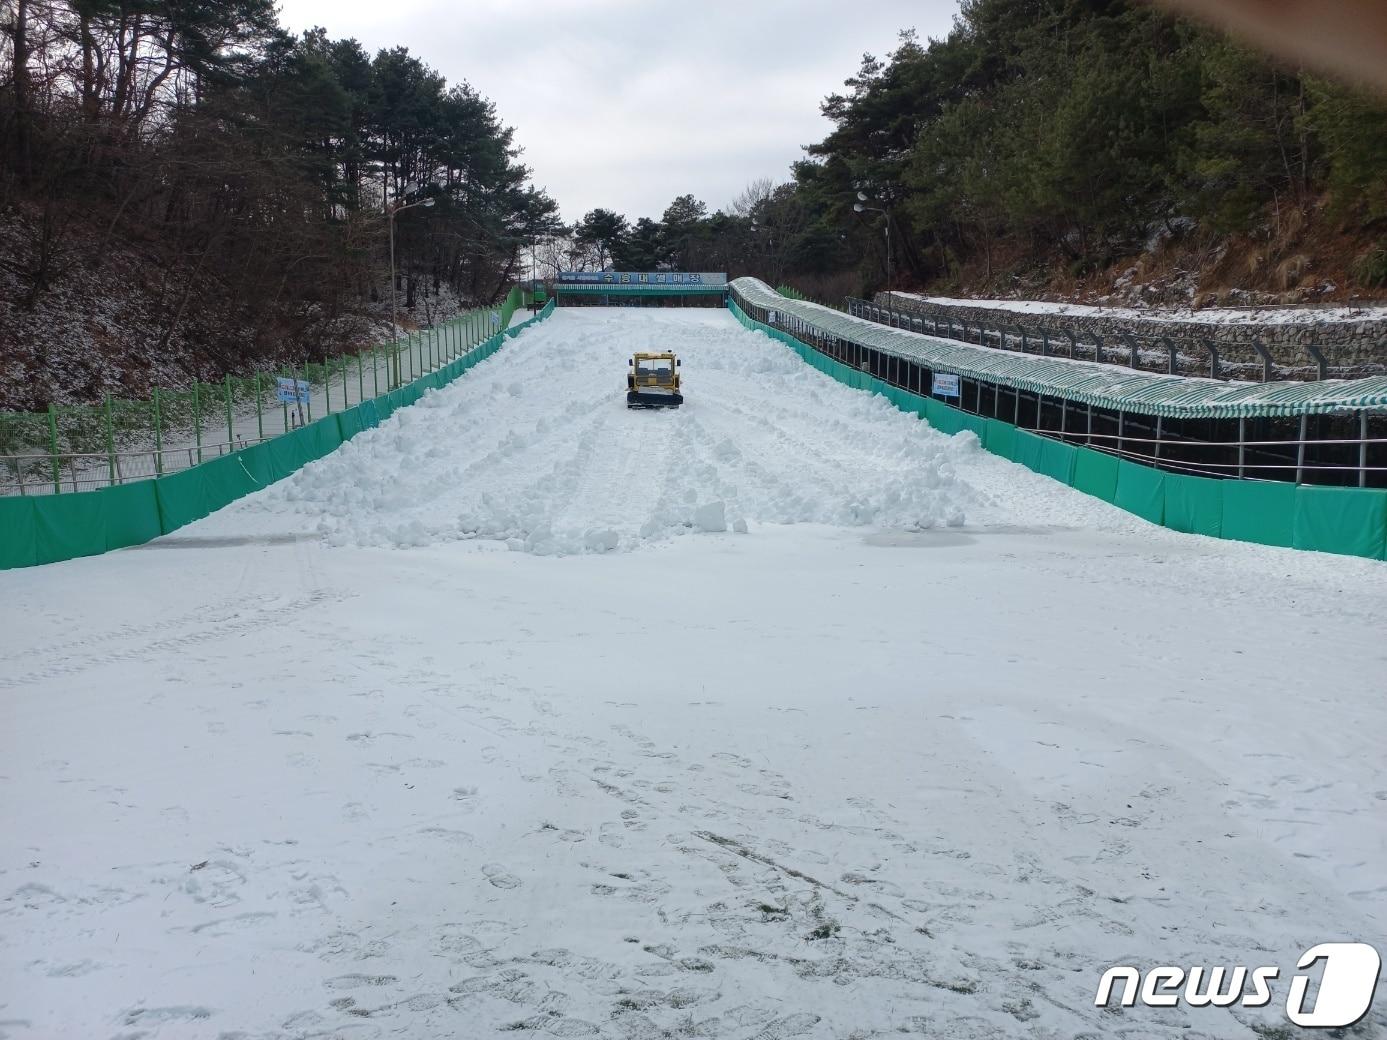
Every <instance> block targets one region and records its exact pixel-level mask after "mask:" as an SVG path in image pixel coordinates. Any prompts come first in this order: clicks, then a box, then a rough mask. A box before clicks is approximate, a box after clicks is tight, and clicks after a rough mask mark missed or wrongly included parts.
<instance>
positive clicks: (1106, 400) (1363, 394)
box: [732, 278, 1387, 419]
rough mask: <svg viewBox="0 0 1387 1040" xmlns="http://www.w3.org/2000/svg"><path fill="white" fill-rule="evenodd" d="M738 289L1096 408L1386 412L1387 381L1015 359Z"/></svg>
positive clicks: (930, 361) (752, 285) (833, 329)
mask: <svg viewBox="0 0 1387 1040" xmlns="http://www.w3.org/2000/svg"><path fill="white" fill-rule="evenodd" d="M732 288H733V290H734V291H735V292H736V293H737V294H738V295H739V296H740V297H741V298H742V299H744V300H745V301H746V302H748V303H750V304H752V305H753V306H756V307H761V308H763V309H765V310H768V311H775V312H776V316H777V321H776V324H777V325H779V326H781V327H783V328H787V329H789V330H790V331H793V327H792V326H793V323H795V322H801V323H803V324H804V325H806V326H808V327H810V328H812V329H815V330H818V332H820V333H821V334H827V335H829V336H834V337H837V338H838V339H843V340H849V341H851V342H855V343H859V344H861V345H862V346H866V347H871V348H872V349H873V350H878V351H881V352H883V353H887V354H894V355H896V356H897V357H901V358H905V359H906V360H909V361H913V362H915V363H916V364H919V365H922V366H924V367H926V368H929V369H931V370H932V371H939V372H949V373H953V374H955V375H959V376H962V377H963V378H965V379H975V380H979V381H981V382H986V383H996V384H997V385H999V386H1005V387H1010V388H1012V389H1018V390H1023V391H1026V392H1028V393H1033V394H1045V395H1048V396H1053V397H1063V398H1066V399H1067V400H1069V401H1072V402H1075V403H1077V404H1083V405H1093V406H1094V407H1097V408H1111V409H1114V410H1116V411H1123V412H1138V413H1141V414H1143V415H1161V416H1166V417H1168V418H1180V419H1197V418H1207V419H1239V418H1254V417H1261V416H1267V417H1271V416H1298V415H1321V414H1324V413H1327V412H1350V411H1384V410H1387V376H1371V377H1369V378H1367V379H1323V380H1318V381H1310V382H1305V381H1290V380H1287V381H1282V382H1275V383H1248V382H1241V381H1224V380H1220V379H1205V378H1199V377H1194V376H1170V375H1158V374H1153V373H1149V372H1134V371H1132V370H1131V369H1129V368H1121V367H1119V366H1117V365H1107V364H1100V363H1098V362H1096V361H1071V360H1069V359H1067V358H1040V357H1035V356H1034V355H1031V354H1014V353H1010V352H1007V351H1002V350H995V349H992V348H990V347H978V346H972V345H970V344H967V343H956V342H953V341H952V340H946V339H940V338H939V337H937V336H931V335H928V334H925V333H919V332H909V331H907V330H905V329H897V328H891V327H889V326H885V325H879V324H877V323H875V322H871V321H866V320H864V319H862V318H854V317H852V316H851V315H849V314H844V313H843V312H842V311H836V310H833V309H832V308H830V307H823V306H820V305H819V304H817V303H810V302H808V301H807V300H793V299H790V298H788V297H785V296H781V295H780V294H779V293H778V292H776V291H775V290H774V289H772V288H771V287H770V286H768V285H767V284H766V283H765V282H762V281H761V280H760V279H757V278H738V279H735V280H734V281H733V282H732Z"/></svg>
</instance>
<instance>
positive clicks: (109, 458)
mask: <svg viewBox="0 0 1387 1040" xmlns="http://www.w3.org/2000/svg"><path fill="white" fill-rule="evenodd" d="M106 468H107V470H108V477H107V479H108V482H109V483H110V485H111V486H112V487H115V485H116V434H115V430H114V429H113V428H112V424H111V395H110V394H107V395H106Z"/></svg>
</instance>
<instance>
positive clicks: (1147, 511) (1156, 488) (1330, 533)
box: [728, 299, 1387, 560]
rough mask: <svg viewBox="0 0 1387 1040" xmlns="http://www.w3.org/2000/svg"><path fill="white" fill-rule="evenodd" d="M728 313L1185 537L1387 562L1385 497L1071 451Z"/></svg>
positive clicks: (822, 366)
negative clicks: (1173, 469) (1188, 472)
mask: <svg viewBox="0 0 1387 1040" xmlns="http://www.w3.org/2000/svg"><path fill="white" fill-rule="evenodd" d="M728 307H729V309H730V310H731V311H732V313H733V314H734V315H735V316H736V317H737V320H738V321H740V322H741V323H742V324H743V325H744V326H746V327H747V328H748V329H754V330H759V331H761V332H764V333H765V334H766V335H767V336H769V337H771V338H772V339H775V340H778V341H779V342H781V343H784V344H786V345H787V346H789V347H791V348H792V349H793V350H794V351H795V353H797V354H798V355H799V356H800V357H802V358H803V359H804V360H805V361H806V362H808V363H809V364H810V365H812V366H814V367H815V368H817V369H818V370H819V371H820V372H824V373H825V374H827V375H829V376H831V377H832V378H834V379H836V380H838V381H839V382H840V383H844V384H846V385H848V386H850V387H853V388H855V389H858V390H866V391H867V392H869V393H876V394H881V395H882V396H883V397H885V398H886V399H887V400H889V401H891V403H892V404H894V405H895V406H896V407H897V408H899V409H901V410H902V411H905V412H913V413H915V414H917V415H921V416H922V417H923V418H925V419H926V420H927V421H928V422H929V424H930V425H931V426H933V427H934V428H935V429H937V430H939V431H941V432H942V433H946V434H955V433H960V432H962V431H963V430H971V431H973V432H974V433H975V434H977V435H978V439H979V440H980V441H982V443H983V445H984V446H985V447H986V448H987V450H988V451H990V452H993V453H995V454H998V455H1001V456H1004V457H1005V458H1009V459H1011V460H1012V461H1014V462H1017V463H1019V464H1020V465H1023V466H1025V467H1026V468H1027V469H1030V470H1032V471H1034V472H1036V473H1042V474H1044V475H1046V476H1048V477H1052V478H1054V479H1055V480H1058V481H1060V482H1061V483H1065V484H1069V485H1070V486H1071V487H1073V488H1075V489H1076V490H1078V491H1082V492H1084V493H1085V494H1088V495H1092V496H1093V497H1094V498H1100V499H1102V500H1103V501H1105V502H1112V503H1114V504H1115V505H1117V506H1119V507H1120V508H1122V509H1125V510H1127V511H1128V512H1130V513H1134V514H1136V515H1137V516H1140V517H1142V518H1144V519H1146V520H1149V521H1151V522H1152V523H1156V524H1162V525H1164V526H1166V527H1168V528H1170V529H1171V530H1175V531H1181V532H1185V533H1189V534H1204V535H1210V536H1213V537H1222V538H1229V539H1236V540H1239V541H1246V542H1257V543H1260V544H1262V545H1278V546H1288V547H1289V546H1294V547H1295V548H1298V549H1316V550H1319V551H1321V552H1332V553H1341V554H1345V555H1352V556H1366V557H1369V558H1371V559H1378V560H1381V559H1384V558H1387V491H1380V490H1376V489H1370V490H1364V489H1360V488H1329V487H1309V486H1301V487H1299V488H1297V487H1296V486H1295V485H1294V484H1283V483H1273V482H1264V481H1249V480H1233V479H1227V480H1215V479H1213V478H1209V477H1198V476H1185V475H1182V474H1176V473H1167V472H1165V471H1164V470H1159V469H1155V468H1153V467H1150V466H1143V465H1141V464H1139V463H1135V462H1130V461H1128V460H1126V459H1119V458H1118V457H1116V456H1114V455H1108V454H1105V453H1103V452H1099V451H1094V450H1093V449H1091V448H1081V447H1075V446H1073V445H1069V444H1064V443H1063V442H1061V441H1058V440H1055V439H1053V438H1050V437H1043V436H1040V435H1038V434H1034V433H1031V432H1029V431H1027V430H1020V429H1017V428H1016V427H1015V426H1013V425H1012V424H1011V423H1008V422H1006V421H1004V420H1001V419H985V418H983V417H981V416H977V415H973V414H971V413H969V412H964V411H961V410H960V409H957V408H954V407H953V406H951V405H947V404H945V403H944V402H943V401H938V400H934V399H931V398H922V397H919V396H917V395H915V394H912V393H909V392H907V391H905V390H901V389H900V388H898V387H894V386H891V385H890V384H888V383H885V382H883V381H882V380H880V379H877V378H875V377H874V376H871V375H869V374H868V373H866V372H859V371H857V370H856V369H853V368H851V367H849V366H847V365H843V364H841V363H839V362H837V361H833V360H831V359H829V358H826V357H824V356H823V355H822V354H820V353H818V351H816V350H814V349H813V348H812V347H810V346H809V345H807V344H804V343H801V342H799V341H798V340H797V339H795V338H794V337H793V336H791V335H790V334H789V333H788V332H785V331H784V330H782V329H777V328H772V327H771V326H768V325H764V324H762V323H760V322H758V321H754V320H753V319H751V318H750V317H749V316H748V315H747V314H746V313H745V312H744V311H743V310H742V309H741V308H740V307H739V306H738V305H737V302H736V300H735V299H729V301H728Z"/></svg>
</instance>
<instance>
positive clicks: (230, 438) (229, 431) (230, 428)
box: [223, 375, 236, 452]
mask: <svg viewBox="0 0 1387 1040" xmlns="http://www.w3.org/2000/svg"><path fill="white" fill-rule="evenodd" d="M223 385H224V386H225V387H226V450H227V451H228V452H231V451H233V450H234V448H235V445H236V426H235V424H234V423H233V422H232V420H231V376H230V375H227V376H226V377H225V382H224V383H223Z"/></svg>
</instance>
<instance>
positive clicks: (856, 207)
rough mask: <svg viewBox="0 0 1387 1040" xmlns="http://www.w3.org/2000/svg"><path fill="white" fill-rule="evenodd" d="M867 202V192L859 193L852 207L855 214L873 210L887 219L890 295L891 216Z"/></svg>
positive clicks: (887, 265) (887, 288)
mask: <svg viewBox="0 0 1387 1040" xmlns="http://www.w3.org/2000/svg"><path fill="white" fill-rule="evenodd" d="M867 201H868V199H867V193H866V192H865V191H859V192H858V193H857V202H856V203H854V204H853V207H852V208H853V212H854V213H864V212H866V211H867V210H871V211H872V212H873V213H880V214H881V215H882V216H883V217H885V218H886V220H885V224H886V291H887V292H888V293H889V292H890V291H891V284H892V279H891V214H890V213H888V212H886V210H884V209H882V208H881V207H880V206H868V205H867V204H866V203H867Z"/></svg>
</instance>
